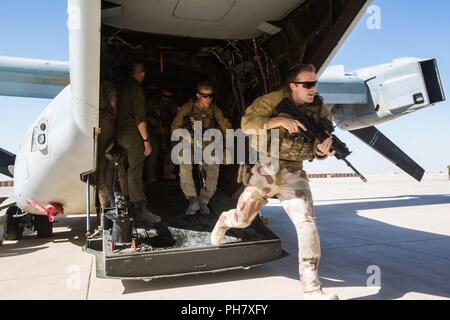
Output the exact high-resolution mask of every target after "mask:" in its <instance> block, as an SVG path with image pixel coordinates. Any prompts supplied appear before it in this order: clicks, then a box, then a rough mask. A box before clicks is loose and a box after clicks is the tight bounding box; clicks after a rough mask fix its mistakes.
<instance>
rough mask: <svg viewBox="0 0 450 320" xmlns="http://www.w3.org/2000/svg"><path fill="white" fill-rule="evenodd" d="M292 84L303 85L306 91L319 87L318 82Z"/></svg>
mask: <svg viewBox="0 0 450 320" xmlns="http://www.w3.org/2000/svg"><path fill="white" fill-rule="evenodd" d="M292 83H295V84H301V85H303V88H305V89H312V88H314V87H317V81H293V82H292Z"/></svg>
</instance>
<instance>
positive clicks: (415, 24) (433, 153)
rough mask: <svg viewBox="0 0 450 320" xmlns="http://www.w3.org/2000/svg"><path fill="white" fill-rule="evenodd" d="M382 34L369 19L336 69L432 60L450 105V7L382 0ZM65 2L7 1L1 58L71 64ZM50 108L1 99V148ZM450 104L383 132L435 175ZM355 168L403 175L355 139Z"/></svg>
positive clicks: (351, 141) (449, 160)
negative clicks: (369, 25)
mask: <svg viewBox="0 0 450 320" xmlns="http://www.w3.org/2000/svg"><path fill="white" fill-rule="evenodd" d="M374 5H377V6H379V8H380V9H381V29H380V30H369V29H368V28H367V25H366V22H367V19H369V17H370V14H366V15H365V16H364V18H363V19H362V20H361V21H360V23H359V24H358V26H357V27H356V28H355V30H354V31H353V33H352V34H351V35H350V37H349V38H348V39H347V41H346V42H345V43H344V45H343V46H342V48H341V49H340V50H339V52H338V54H337V55H336V57H335V58H334V60H333V62H332V64H343V65H345V68H346V70H348V71H350V70H354V69H357V68H361V67H367V66H372V65H377V64H382V63H387V62H390V61H392V60H393V59H395V58H400V57H421V58H426V57H432V58H436V59H437V61H438V66H439V69H440V73H441V77H442V82H443V84H444V90H445V92H446V95H447V97H450V87H449V86H450V54H449V53H450V41H449V39H450V19H449V18H448V12H450V2H447V1H444V0H431V1H428V2H425V1H420V2H419V1H406V0H375V1H374ZM66 7H67V2H66V1H65V0H39V1H32V0H14V1H12V0H7V1H2V5H1V7H0V55H2V56H17V57H29V58H43V59H51V60H65V61H66V60H68V34H67V28H66ZM449 99H450V98H449ZM48 102H49V100H43V99H28V98H11V97H0V115H1V116H0V119H1V120H0V146H2V147H3V148H5V149H8V150H10V151H12V152H16V151H17V149H18V146H19V143H20V141H21V139H22V137H23V135H24V134H25V132H26V130H27V129H28V127H29V126H30V125H31V123H32V122H33V120H34V119H35V118H36V117H37V116H38V115H39V113H40V112H41V111H42V110H43V108H44V107H45V106H46V105H47V104H48ZM449 107H450V102H444V103H440V104H438V105H436V106H434V107H431V108H427V109H424V110H420V111H418V112H416V113H413V114H410V115H407V116H404V117H402V118H399V119H397V120H394V121H391V122H388V123H385V124H382V125H379V126H378V128H379V129H380V130H381V131H382V132H383V133H384V134H385V135H386V136H388V137H389V138H390V139H391V140H392V141H394V142H395V143H396V144H397V145H398V146H399V147H400V148H401V149H403V150H404V151H405V152H406V153H407V154H408V155H410V156H411V157H412V158H413V159H414V160H416V161H417V162H418V163H419V164H420V165H422V166H423V167H424V168H425V169H426V170H427V171H428V172H437V171H446V170H447V165H450V125H449V122H450V108H449ZM337 135H338V136H339V137H340V138H341V139H342V140H344V141H345V142H347V144H348V146H349V147H350V149H351V150H352V151H353V154H352V155H351V156H350V158H349V159H350V160H351V161H352V162H353V164H354V165H355V166H356V167H357V168H358V169H360V171H361V172H362V173H366V174H370V173H385V172H393V171H399V169H397V167H395V166H394V165H392V164H391V163H390V162H388V161H387V160H385V159H384V158H383V157H381V156H379V155H378V154H377V153H375V152H374V151H372V150H371V149H370V148H369V147H367V146H365V145H364V144H363V143H361V142H360V141H359V140H357V139H356V138H354V137H353V136H352V135H350V134H348V133H347V132H342V131H338V132H337ZM306 167H307V169H308V171H310V172H343V171H348V169H347V167H346V166H345V164H343V163H341V162H339V161H337V160H335V159H330V160H327V161H320V162H314V163H312V164H307V165H306Z"/></svg>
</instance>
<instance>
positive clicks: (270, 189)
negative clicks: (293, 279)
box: [219, 164, 321, 293]
mask: <svg viewBox="0 0 450 320" xmlns="http://www.w3.org/2000/svg"><path fill="white" fill-rule="evenodd" d="M251 173H252V174H251V177H250V180H249V185H248V186H247V187H246V188H245V190H244V192H243V193H242V194H241V196H240V197H239V200H238V203H237V208H235V209H231V210H229V211H226V212H223V213H222V215H221V217H220V218H219V220H222V223H223V224H225V225H226V226H227V227H229V228H246V227H248V226H249V225H250V224H251V223H252V221H253V219H254V218H255V217H256V215H257V214H258V212H259V210H260V209H261V207H262V206H263V205H264V204H265V203H267V199H269V198H271V197H273V196H276V197H277V198H278V199H279V200H280V202H281V204H282V206H283V208H284V210H285V211H286V213H287V215H288V216H289V218H290V219H291V221H292V222H293V223H294V226H295V230H296V233H297V238H298V248H299V274H300V281H301V284H302V287H303V291H304V292H305V293H307V292H312V291H315V290H317V289H319V288H320V286H321V284H320V281H319V277H318V266H319V260H320V254H321V252H320V239H319V232H318V230H317V227H316V219H315V214H314V206H313V200H312V194H311V190H310V188H309V183H308V179H307V175H306V172H305V171H303V170H294V169H289V168H282V169H280V170H279V171H278V172H277V173H276V174H272V173H271V172H270V169H269V168H267V167H265V166H262V165H260V164H257V165H255V166H253V168H252V171H251Z"/></svg>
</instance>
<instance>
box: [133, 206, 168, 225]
mask: <svg viewBox="0 0 450 320" xmlns="http://www.w3.org/2000/svg"><path fill="white" fill-rule="evenodd" d="M132 205H133V212H134V218H135V220H136V222H141V223H144V224H147V225H152V224H155V223H159V222H161V217H160V216H158V215H156V214H154V213H152V212H151V211H150V210H148V209H147V205H146V203H145V201H137V202H133V203H132Z"/></svg>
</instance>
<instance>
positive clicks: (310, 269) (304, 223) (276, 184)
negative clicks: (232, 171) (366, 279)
mask: <svg viewBox="0 0 450 320" xmlns="http://www.w3.org/2000/svg"><path fill="white" fill-rule="evenodd" d="M316 84H317V77H316V70H315V68H314V66H313V65H297V66H295V67H293V68H291V69H290V70H289V72H288V77H287V88H285V89H282V90H279V91H275V92H272V93H269V94H267V95H264V96H262V97H259V98H257V99H256V100H255V101H254V102H253V104H252V105H251V106H250V107H249V108H248V109H247V110H246V112H245V114H244V116H243V117H242V120H241V126H242V130H243V131H244V132H246V133H255V132H256V135H257V136H258V133H259V130H260V129H263V130H264V129H266V130H270V129H278V130H279V139H280V141H279V170H278V171H273V168H270V167H268V166H265V165H263V164H261V163H258V164H256V165H255V166H253V168H252V170H251V175H250V178H249V181H248V184H247V187H246V189H245V190H244V192H243V193H242V194H241V196H240V198H239V200H238V203H237V208H236V209H232V210H229V211H226V212H223V213H222V215H221V216H220V217H219V219H218V221H217V223H216V225H215V227H214V229H213V231H212V232H211V243H212V244H213V245H219V244H220V243H221V242H222V241H223V239H224V236H225V233H226V231H227V230H228V229H230V228H246V227H247V226H249V225H250V224H251V222H252V221H253V219H254V218H255V217H256V215H257V213H258V212H259V210H260V209H261V207H262V206H263V205H264V204H265V203H267V199H269V198H271V197H273V196H277V198H278V199H279V200H280V201H281V204H282V205H283V208H284V209H285V211H286V213H287V214H288V216H289V218H290V219H291V220H292V222H293V223H294V226H295V229H296V232H297V237H298V242H299V244H298V245H299V273H300V280H301V284H302V288H303V292H304V297H305V299H333V300H334V299H337V296H336V295H331V294H325V293H324V292H323V291H322V289H321V283H320V281H319V276H318V266H319V259H320V255H321V251H320V240H319V233H318V231H317V227H316V219H315V215H314V207H313V200H312V195H311V191H310V188H309V184H308V179H307V175H306V172H305V171H304V170H303V161H304V160H312V159H314V158H316V159H324V158H326V157H327V156H330V155H333V154H334V151H332V150H331V145H332V140H331V138H327V139H326V140H324V141H323V142H322V143H320V141H318V140H316V141H315V142H313V143H312V142H307V141H304V139H303V138H302V130H305V127H304V126H303V124H302V123H300V122H299V121H297V120H294V119H292V118H290V117H289V116H288V115H285V114H278V112H277V111H276V107H277V106H278V104H279V103H280V102H281V101H282V100H283V99H285V98H288V99H290V100H291V102H293V103H294V104H295V105H296V106H297V107H298V108H299V109H300V110H301V111H303V112H304V113H306V114H307V115H309V116H311V117H313V118H314V119H315V120H316V121H318V120H319V119H320V117H327V118H328V119H330V120H331V113H330V110H329V108H328V107H327V106H326V105H325V104H324V103H323V102H322V100H321V99H320V97H318V96H316V93H317V89H316ZM264 132H266V131H264ZM255 141H256V139H254V140H253V144H252V147H254V148H256V149H257V150H258V144H257V143H256V144H255ZM258 151H260V152H264V151H263V150H258ZM277 160H278V159H277Z"/></svg>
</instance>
